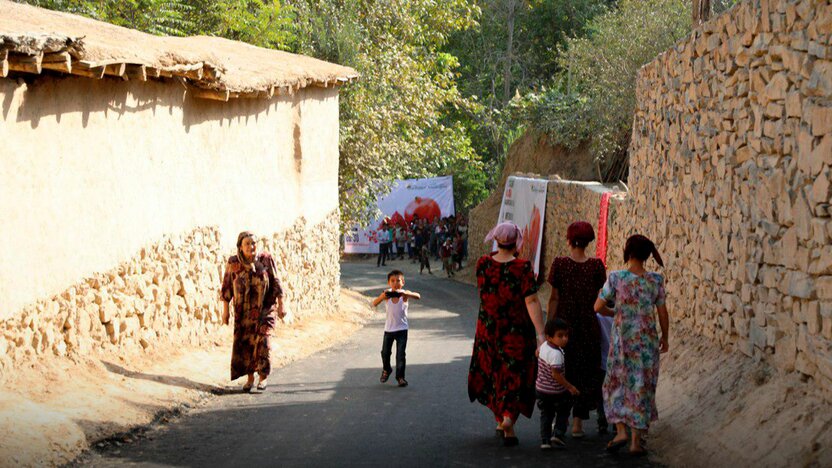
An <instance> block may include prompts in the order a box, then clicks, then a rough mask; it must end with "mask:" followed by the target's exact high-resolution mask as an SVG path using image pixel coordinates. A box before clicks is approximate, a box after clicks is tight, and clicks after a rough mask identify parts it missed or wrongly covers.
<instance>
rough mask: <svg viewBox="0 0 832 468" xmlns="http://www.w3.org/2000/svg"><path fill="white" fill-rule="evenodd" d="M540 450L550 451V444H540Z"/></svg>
mask: <svg viewBox="0 0 832 468" xmlns="http://www.w3.org/2000/svg"><path fill="white" fill-rule="evenodd" d="M540 450H552V444H550V443H549V442H541V443H540Z"/></svg>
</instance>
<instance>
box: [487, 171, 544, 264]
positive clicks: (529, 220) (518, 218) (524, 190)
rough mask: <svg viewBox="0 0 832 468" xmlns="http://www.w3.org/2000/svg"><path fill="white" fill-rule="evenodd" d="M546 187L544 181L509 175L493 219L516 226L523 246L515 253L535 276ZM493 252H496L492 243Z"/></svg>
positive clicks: (541, 234) (541, 238)
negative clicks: (527, 264) (532, 269)
mask: <svg viewBox="0 0 832 468" xmlns="http://www.w3.org/2000/svg"><path fill="white" fill-rule="evenodd" d="M548 187H549V181H548V180H545V179H530V178H527V177H517V176H509V178H508V180H506V188H505V191H503V203H502V204H501V205H500V215H499V216H498V217H497V223H502V222H503V221H511V222H512V223H514V224H516V225H517V226H519V227H520V231H521V232H522V233H523V243H522V244H521V245H520V246H518V247H519V249H520V250H519V252H518V254H519V257H520V258H522V259H525V260H531V262H532V266H533V267H534V273H535V275H536V274H538V272H540V245H541V243H542V241H543V217H544V216H545V214H546V190H547V189H548ZM493 249H494V250H497V244H496V242H495V243H494V247H493Z"/></svg>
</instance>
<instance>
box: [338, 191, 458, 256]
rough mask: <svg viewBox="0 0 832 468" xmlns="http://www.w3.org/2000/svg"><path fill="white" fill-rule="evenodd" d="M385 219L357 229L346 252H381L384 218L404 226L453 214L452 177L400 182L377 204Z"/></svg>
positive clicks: (349, 237)
mask: <svg viewBox="0 0 832 468" xmlns="http://www.w3.org/2000/svg"><path fill="white" fill-rule="evenodd" d="M378 208H379V211H381V212H382V216H381V217H380V218H379V219H377V220H375V221H373V222H372V223H371V224H370V225H369V226H368V227H367V228H366V229H361V228H360V227H358V226H356V227H354V228H353V229H352V232H350V233H349V234H348V235H346V236H344V253H373V254H374V253H378V250H379V247H378V229H379V228H380V227H381V223H382V221H383V219H384V217H385V216H387V217H389V218H390V221H391V222H392V223H393V224H398V225H401V226H405V225H408V224H410V222H411V221H413V219H427V220H433V219H434V218H444V217H447V216H453V215H454V179H453V176H445V177H432V178H428V179H406V180H397V181H395V182H394V183H393V190H391V191H390V193H389V194H388V195H387V196H386V197H383V198H381V199H380V200H379V201H378Z"/></svg>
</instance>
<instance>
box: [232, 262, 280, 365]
mask: <svg viewBox="0 0 832 468" xmlns="http://www.w3.org/2000/svg"><path fill="white" fill-rule="evenodd" d="M221 294H222V299H223V300H224V301H228V302H232V303H233V304H234V346H233V348H232V350H231V380H235V379H237V378H238V377H242V376H244V375H248V374H253V373H255V372H259V373H260V374H261V375H262V376H263V377H264V378H265V377H266V376H268V375H269V372H271V361H270V359H269V334H270V333H271V332H272V330H273V329H274V325H275V315H276V311H277V299H278V298H281V297H283V289H282V288H281V287H280V282H279V281H278V279H277V277H276V276H275V265H274V260H273V259H272V257H271V256H270V255H269V254H268V253H266V252H261V253H259V254H258V255H257V256H256V258H255V260H254V263H253V264H252V267H249V268H247V267H246V266H245V265H244V264H243V263H242V262H241V261H240V259H239V258H237V256H236V255H234V256H233V257H231V258H229V259H228V265H226V267H225V275H224V276H223V280H222V290H221Z"/></svg>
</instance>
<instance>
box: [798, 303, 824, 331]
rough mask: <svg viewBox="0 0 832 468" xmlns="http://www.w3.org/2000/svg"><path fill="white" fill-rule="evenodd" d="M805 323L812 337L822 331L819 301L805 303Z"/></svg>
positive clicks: (803, 308)
mask: <svg viewBox="0 0 832 468" xmlns="http://www.w3.org/2000/svg"><path fill="white" fill-rule="evenodd" d="M802 310H803V321H804V323H805V324H806V331H807V332H808V333H809V334H811V335H817V334H818V333H820V329H821V318H820V304H819V303H818V301H809V302H805V303H804V304H803V306H802Z"/></svg>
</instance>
